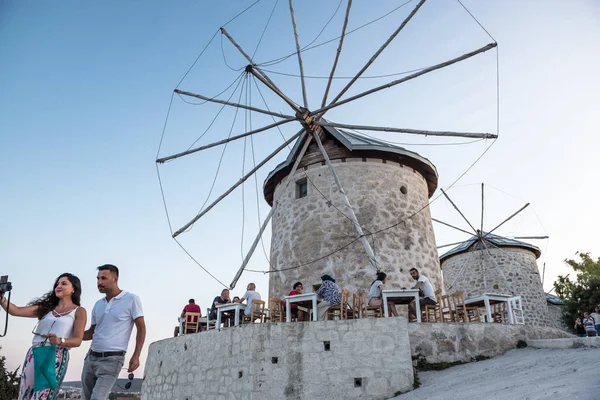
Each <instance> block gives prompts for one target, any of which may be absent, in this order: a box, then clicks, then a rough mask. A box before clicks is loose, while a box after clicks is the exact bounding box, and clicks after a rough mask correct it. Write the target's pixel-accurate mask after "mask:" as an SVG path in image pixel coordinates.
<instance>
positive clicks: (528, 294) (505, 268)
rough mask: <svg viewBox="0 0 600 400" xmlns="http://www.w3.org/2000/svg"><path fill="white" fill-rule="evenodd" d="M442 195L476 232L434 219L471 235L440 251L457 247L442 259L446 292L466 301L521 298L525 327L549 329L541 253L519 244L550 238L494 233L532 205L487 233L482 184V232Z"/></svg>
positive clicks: (523, 208) (482, 186)
mask: <svg viewBox="0 0 600 400" xmlns="http://www.w3.org/2000/svg"><path fill="white" fill-rule="evenodd" d="M442 192H443V190H442ZM443 193H444V195H445V196H446V198H447V199H448V201H449V202H450V203H451V204H452V206H453V207H454V208H455V209H456V211H457V212H458V213H459V214H460V215H461V217H462V218H463V219H464V220H465V221H466V222H467V224H468V225H469V226H470V227H471V229H472V230H473V232H468V231H466V230H463V229H461V228H459V227H456V226H454V225H450V224H447V223H445V222H442V221H439V220H437V219H434V221H436V222H438V223H440V224H443V225H445V226H448V227H451V228H453V229H456V230H458V231H461V232H463V233H466V234H469V235H472V236H471V237H470V238H469V239H467V240H465V241H463V242H458V243H451V244H447V245H442V246H439V247H438V248H443V247H448V246H456V247H454V248H452V249H451V250H449V251H447V252H446V253H444V254H443V255H442V256H440V264H441V269H442V272H443V275H444V284H445V288H446V291H447V292H453V291H457V290H460V291H464V292H465V297H472V296H476V295H480V294H483V293H500V294H510V295H513V296H521V298H522V300H523V312H524V319H525V324H534V325H542V326H544V325H549V320H548V306H547V301H546V295H545V293H544V289H543V287H542V280H541V279H540V273H539V270H538V265H537V262H536V260H537V259H538V258H539V257H540V255H541V251H540V249H539V248H538V247H536V246H534V245H531V244H529V243H525V242H522V241H520V240H517V239H547V238H548V236H517V237H515V238H514V239H512V238H507V237H503V236H499V235H496V234H493V233H492V232H494V231H496V230H497V229H498V228H500V227H501V226H502V225H504V224H505V223H506V222H508V221H510V220H511V219H512V218H514V217H515V216H517V215H518V214H520V213H521V212H522V211H523V210H525V209H526V208H527V207H528V206H529V203H527V204H526V205H525V206H523V207H521V208H520V209H519V210H517V211H516V212H515V213H513V214H512V215H511V216H509V217H508V218H506V219H505V220H504V221H502V222H501V223H500V224H498V225H497V226H496V227H494V228H492V229H490V230H489V231H488V232H486V231H484V226H483V222H484V221H483V210H484V184H483V183H482V184H481V223H480V227H479V229H476V228H475V227H474V226H473V224H471V223H470V222H469V220H468V219H467V218H466V217H465V216H464V214H463V213H462V212H461V211H460V209H459V208H458V207H457V206H456V204H455V203H454V202H453V201H452V200H451V199H450V197H449V196H448V195H447V194H446V193H445V192H443Z"/></svg>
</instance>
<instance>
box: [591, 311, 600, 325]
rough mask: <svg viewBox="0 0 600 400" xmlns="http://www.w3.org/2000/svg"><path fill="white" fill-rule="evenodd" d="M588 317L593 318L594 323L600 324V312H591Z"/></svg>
mask: <svg viewBox="0 0 600 400" xmlns="http://www.w3.org/2000/svg"><path fill="white" fill-rule="evenodd" d="M590 317H592V318H594V325H600V314H598V313H595V312H593V313H590Z"/></svg>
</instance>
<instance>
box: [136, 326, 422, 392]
mask: <svg viewBox="0 0 600 400" xmlns="http://www.w3.org/2000/svg"><path fill="white" fill-rule="evenodd" d="M407 325H408V324H407V321H406V319H405V318H385V319H383V318H379V319H361V320H350V321H323V322H317V323H308V322H301V323H288V324H286V323H283V324H282V323H269V324H252V325H245V326H240V327H236V328H229V329H224V330H222V331H220V332H219V331H209V332H204V333H200V334H192V335H185V336H182V337H178V338H171V339H165V340H162V341H159V342H155V343H152V344H151V345H150V348H149V352H148V359H147V361H146V373H145V374H146V375H145V379H144V383H143V386H142V397H143V398H144V399H145V400H171V399H173V400H200V399H207V400H208V399H210V400H213V399H217V400H225V399H227V400H233V399H277V400H282V399H298V400H300V399H316V398H325V399H388V398H391V397H393V396H395V395H398V394H400V392H406V391H409V390H412V387H413V378H414V375H413V367H412V361H411V354H410V345H409V343H408V333H407V331H408V328H407ZM327 345H328V346H329V350H327V349H326V346H327Z"/></svg>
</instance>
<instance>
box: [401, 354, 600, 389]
mask: <svg viewBox="0 0 600 400" xmlns="http://www.w3.org/2000/svg"><path fill="white" fill-rule="evenodd" d="M599 359H600V350H599V349H594V348H581V349H560V350H555V349H531V348H526V349H517V350H511V351H509V352H507V353H506V354H504V355H502V356H498V357H494V358H493V359H490V360H484V361H479V362H473V363H469V364H464V365H458V366H455V367H451V368H448V369H446V370H443V371H424V372H420V373H419V380H420V382H421V386H420V387H419V388H418V389H415V390H413V391H412V392H409V393H406V394H403V395H400V396H397V397H394V400H453V399H457V400H458V399H460V400H462V399H469V400H479V399H481V400H484V399H485V400H513V399H515V400H546V399H570V400H600V371H599V370H598V360H599Z"/></svg>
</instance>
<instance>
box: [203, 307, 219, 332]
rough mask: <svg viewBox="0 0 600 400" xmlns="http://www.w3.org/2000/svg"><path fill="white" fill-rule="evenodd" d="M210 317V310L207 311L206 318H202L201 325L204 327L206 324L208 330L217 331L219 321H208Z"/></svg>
mask: <svg viewBox="0 0 600 400" xmlns="http://www.w3.org/2000/svg"><path fill="white" fill-rule="evenodd" d="M209 316H210V308H207V309H206V317H202V318H200V323H201V324H202V325H205V324H206V330H207V331H208V330H210V329H215V327H216V325H217V320H216V319H208V318H209Z"/></svg>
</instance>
